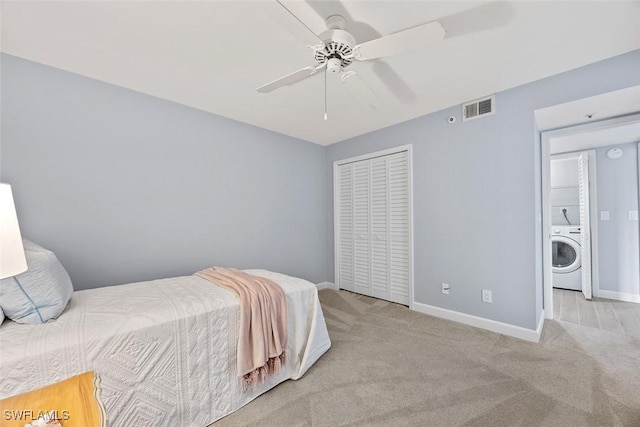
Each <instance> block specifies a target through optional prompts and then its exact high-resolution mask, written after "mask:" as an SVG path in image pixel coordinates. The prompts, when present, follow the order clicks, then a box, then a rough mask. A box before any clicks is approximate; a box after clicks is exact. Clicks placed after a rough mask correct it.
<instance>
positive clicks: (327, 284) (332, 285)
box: [316, 282, 338, 291]
mask: <svg viewBox="0 0 640 427" xmlns="http://www.w3.org/2000/svg"><path fill="white" fill-rule="evenodd" d="M316 287H317V288H318V290H320V289H333V290H336V291H337V290H338V287H337V286H336V284H335V283H331V282H322V283H317V284H316Z"/></svg>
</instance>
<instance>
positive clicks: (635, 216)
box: [629, 211, 638, 221]
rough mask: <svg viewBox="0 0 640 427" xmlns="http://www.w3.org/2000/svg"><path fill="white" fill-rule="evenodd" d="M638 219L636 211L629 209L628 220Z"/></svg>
mask: <svg viewBox="0 0 640 427" xmlns="http://www.w3.org/2000/svg"><path fill="white" fill-rule="evenodd" d="M637 220H638V211H629V221H637Z"/></svg>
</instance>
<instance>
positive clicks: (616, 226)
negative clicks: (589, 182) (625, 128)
mask: <svg viewBox="0 0 640 427" xmlns="http://www.w3.org/2000/svg"><path fill="white" fill-rule="evenodd" d="M616 147H618V148H621V149H622V150H623V154H622V157H620V158H619V159H615V160H612V159H609V158H608V157H607V151H608V150H609V149H611V148H612V147H601V148H598V149H596V173H597V190H598V200H597V203H598V218H597V221H598V259H599V264H600V265H599V270H600V271H599V278H600V285H599V287H600V290H601V291H603V292H602V294H601V295H600V296H602V297H609V298H619V299H627V300H636V301H638V302H640V234H639V230H638V220H632V219H629V211H636V212H637V211H638V144H637V143H636V142H632V143H627V144H621V145H616ZM603 211H605V212H609V220H602V217H601V214H602V212H603ZM610 292H611V293H610Z"/></svg>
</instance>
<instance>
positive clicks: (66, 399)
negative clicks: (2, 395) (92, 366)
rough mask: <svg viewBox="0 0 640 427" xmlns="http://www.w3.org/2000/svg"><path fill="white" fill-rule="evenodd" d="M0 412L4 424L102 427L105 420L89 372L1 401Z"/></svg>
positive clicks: (95, 383) (15, 426)
mask: <svg viewBox="0 0 640 427" xmlns="http://www.w3.org/2000/svg"><path fill="white" fill-rule="evenodd" d="M0 415H1V416H2V420H3V421H2V426H3V427H23V426H25V425H27V426H32V427H40V426H46V427H53V426H64V427H105V426H106V421H107V419H106V414H105V411H104V406H103V405H102V402H101V401H100V383H99V378H98V376H97V375H96V374H95V372H92V371H91V372H85V373H84V374H80V375H77V376H75V377H71V378H69V379H66V380H64V381H60V382H58V383H55V384H52V385H49V386H46V387H42V388H39V389H37V390H33V391H29V392H27V393H23V394H19V395H17V396H13V397H10V398H8V399H4V400H0ZM53 420H58V422H54V421H53Z"/></svg>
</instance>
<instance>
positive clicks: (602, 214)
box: [600, 211, 609, 221]
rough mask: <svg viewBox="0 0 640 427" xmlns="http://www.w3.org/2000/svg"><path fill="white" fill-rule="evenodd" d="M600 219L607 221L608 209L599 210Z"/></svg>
mask: <svg viewBox="0 0 640 427" xmlns="http://www.w3.org/2000/svg"><path fill="white" fill-rule="evenodd" d="M600 221H609V211H600Z"/></svg>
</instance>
